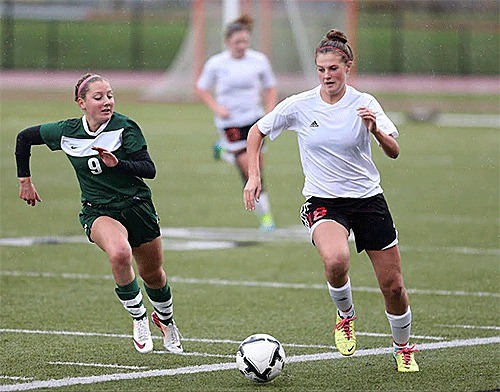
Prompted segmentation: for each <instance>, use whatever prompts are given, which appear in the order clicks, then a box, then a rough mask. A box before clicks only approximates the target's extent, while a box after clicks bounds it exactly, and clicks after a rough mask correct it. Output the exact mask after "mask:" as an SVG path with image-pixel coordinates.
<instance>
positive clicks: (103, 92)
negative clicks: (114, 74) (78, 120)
mask: <svg viewBox="0 0 500 392" xmlns="http://www.w3.org/2000/svg"><path fill="white" fill-rule="evenodd" d="M78 105H79V106H80V108H81V109H82V110H83V111H84V112H85V115H86V117H87V120H88V122H89V125H91V126H92V125H94V124H95V125H97V127H98V126H99V125H101V124H103V123H105V122H106V121H108V120H109V119H110V118H111V116H112V115H113V111H114V108H115V98H114V96H113V90H112V89H111V85H110V84H109V83H108V82H107V81H105V80H97V81H95V82H93V83H91V84H90V85H89V89H88V91H87V94H85V99H81V98H79V99H78ZM93 130H94V131H95V129H93Z"/></svg>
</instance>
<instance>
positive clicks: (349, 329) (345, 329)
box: [333, 314, 357, 356]
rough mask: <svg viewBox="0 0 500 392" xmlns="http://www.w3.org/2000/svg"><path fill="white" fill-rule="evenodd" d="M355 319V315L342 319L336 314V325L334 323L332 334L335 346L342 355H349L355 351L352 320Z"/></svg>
mask: <svg viewBox="0 0 500 392" xmlns="http://www.w3.org/2000/svg"><path fill="white" fill-rule="evenodd" d="M356 319H357V317H356V316H354V317H347V318H345V319H343V318H341V317H340V316H339V315H338V314H337V325H335V329H334V330H333V334H334V336H335V346H336V347H337V350H339V353H341V354H342V355H345V356H349V355H352V354H354V352H355V351H356V332H355V331H354V320H356Z"/></svg>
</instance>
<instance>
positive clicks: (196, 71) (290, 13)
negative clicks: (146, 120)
mask: <svg viewBox="0 0 500 392" xmlns="http://www.w3.org/2000/svg"><path fill="white" fill-rule="evenodd" d="M189 3H190V18H189V28H188V32H187V34H186V37H185V39H184V42H183V44H182V45H181V48H180V49H179V50H178V53H177V56H176V58H175V59H174V61H173V62H172V65H171V66H170V68H169V69H167V70H166V72H165V73H164V74H163V75H162V76H161V77H160V78H159V80H157V81H156V82H155V83H154V85H152V86H148V87H146V88H145V89H144V91H143V98H144V99H148V100H158V101H171V102H192V101H196V100H197V98H196V95H195V83H196V80H197V78H198V76H199V75H200V73H201V70H202V69H203V65H204V63H205V61H206V60H207V59H208V58H209V57H210V56H212V55H214V54H216V53H218V52H220V51H222V50H223V49H224V38H223V34H224V29H225V26H226V24H227V23H229V22H231V21H232V20H234V19H236V18H237V17H238V16H239V15H240V14H242V13H247V14H249V15H250V16H252V17H253V19H254V27H253V32H252V44H251V47H252V48H254V49H256V50H258V51H261V52H263V53H265V54H266V55H267V56H268V58H269V60H270V62H271V65H272V67H273V70H274V72H275V73H276V76H277V79H278V85H277V90H278V95H279V96H280V98H283V97H285V96H288V95H291V94H295V93H298V92H300V91H303V90H306V89H309V88H313V87H314V86H315V85H317V84H318V80H317V78H316V75H315V71H314V68H315V67H314V50H315V48H316V45H317V44H318V43H319V41H320V40H321V38H322V37H323V36H324V35H325V34H326V32H327V31H328V30H330V29H332V28H336V29H339V30H342V31H344V32H345V33H346V35H347V36H348V38H349V42H350V44H351V47H352V48H353V50H354V52H355V53H356V41H357V18H358V15H357V13H358V11H357V0H319V1H318V0H314V1H313V0H283V1H276V0H191V1H190V2H189ZM354 76H355V67H354V69H353V70H352V71H351V77H350V81H351V83H352V82H353V78H354Z"/></svg>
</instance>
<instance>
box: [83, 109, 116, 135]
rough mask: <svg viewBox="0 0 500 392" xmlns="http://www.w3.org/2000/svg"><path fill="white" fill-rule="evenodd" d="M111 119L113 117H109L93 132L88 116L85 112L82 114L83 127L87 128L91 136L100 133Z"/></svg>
mask: <svg viewBox="0 0 500 392" xmlns="http://www.w3.org/2000/svg"><path fill="white" fill-rule="evenodd" d="M110 121H111V119H109V120H108V121H106V122H105V123H103V124H101V126H100V127H99V128H97V131H95V132H92V131H91V130H90V129H89V124H88V123H87V117H86V116H85V114H84V115H83V116H82V123H83V129H85V132H87V133H88V134H89V135H91V136H96V135H99V134H100V133H101V132H102V131H104V129H105V128H106V127H107V126H108V124H109V122H110Z"/></svg>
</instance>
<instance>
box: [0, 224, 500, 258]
mask: <svg viewBox="0 0 500 392" xmlns="http://www.w3.org/2000/svg"><path fill="white" fill-rule="evenodd" d="M422 219H423V220H426V219H431V218H429V217H428V216H427V215H423V216H422V217H421V220H422ZM432 219H436V218H435V217H434V218H432ZM443 219H444V220H445V221H446V219H447V217H444V218H443ZM450 219H451V221H452V222H455V221H456V217H455V216H451V217H450ZM479 221H480V222H482V220H481V219H479ZM161 233H162V236H163V237H164V238H165V239H166V240H165V241H163V249H165V250H170V251H186V250H200V249H206V250H210V249H212V250H213V249H230V248H234V247H236V246H238V244H245V243H248V242H310V237H309V234H308V233H307V230H306V229H305V228H304V227H302V226H290V227H283V228H278V229H276V230H275V231H273V232H271V233H262V232H260V231H259V230H258V229H255V228H243V227H162V228H161ZM349 238H350V239H351V240H352V239H353V238H352V237H349ZM60 243H87V244H88V243H89V242H88V240H87V238H86V237H85V236H83V235H82V236H51V237H17V238H0V245H10V246H32V245H41V244H60ZM400 249H401V251H402V252H423V253H427V252H436V251H437V250H438V251H439V252H445V253H456V254H465V255H493V256H496V255H500V249H496V248H493V249H492V248H471V247H458V246H433V247H432V246H431V247H423V246H410V245H405V244H401V245H400Z"/></svg>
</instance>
